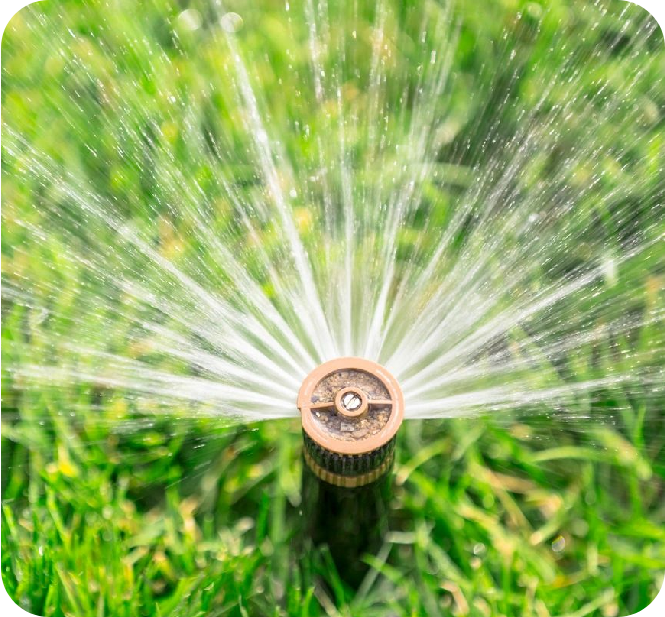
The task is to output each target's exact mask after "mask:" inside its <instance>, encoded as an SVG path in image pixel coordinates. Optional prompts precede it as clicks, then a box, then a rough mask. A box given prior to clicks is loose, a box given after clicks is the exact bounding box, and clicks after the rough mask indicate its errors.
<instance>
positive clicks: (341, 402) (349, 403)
mask: <svg viewBox="0 0 665 617" xmlns="http://www.w3.org/2000/svg"><path fill="white" fill-rule="evenodd" d="M367 406H368V401H367V395H366V394H365V393H364V392H363V391H362V390H360V389H358V388H356V387H354V386H350V387H348V388H342V389H341V390H340V391H339V392H338V393H337V395H336V396H335V409H336V411H337V413H340V414H342V415H343V416H346V417H347V418H358V417H359V416H362V415H363V414H364V413H365V412H366V411H367Z"/></svg>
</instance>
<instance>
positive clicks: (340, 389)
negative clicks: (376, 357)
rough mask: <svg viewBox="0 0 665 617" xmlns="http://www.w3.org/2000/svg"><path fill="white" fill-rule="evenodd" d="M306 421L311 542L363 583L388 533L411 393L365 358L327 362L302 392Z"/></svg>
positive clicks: (306, 510)
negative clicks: (400, 434) (398, 444)
mask: <svg viewBox="0 0 665 617" xmlns="http://www.w3.org/2000/svg"><path fill="white" fill-rule="evenodd" d="M298 408H299V409H300V413H301V418H302V426H303V458H304V461H303V462H304V464H303V474H302V499H303V519H304V521H305V534H304V535H305V544H306V545H307V544H308V543H309V544H312V545H314V546H322V545H327V546H328V548H329V550H330V554H331V556H332V559H333V561H334V562H335V565H336V566H337V570H338V572H339V574H340V576H341V577H342V578H343V579H344V580H345V581H346V582H347V583H348V584H349V585H351V586H353V587H356V586H358V585H359V584H360V582H361V580H362V578H363V577H364V575H365V573H366V572H367V569H368V567H367V565H366V564H365V562H364V561H363V555H365V554H367V553H370V554H371V553H375V552H376V551H377V550H378V549H379V547H380V545H381V541H382V539H383V537H384V535H385V533H386V531H387V525H388V511H389V503H390V494H391V488H392V473H391V471H392V466H393V460H394V455H395V435H396V433H397V430H398V429H399V427H400V424H401V422H402V418H403V416H404V399H403V397H402V392H401V390H400V388H399V386H398V384H397V381H396V380H395V378H394V377H393V376H392V375H391V374H390V373H389V372H388V371H387V370H386V369H385V368H383V367H382V366H380V365H378V364H376V363H374V362H370V361H368V360H363V359H361V358H353V357H349V358H339V359H337V360H333V361H331V362H326V363H325V364H322V365H321V366H319V367H318V368H317V369H315V370H314V371H313V372H312V373H311V374H310V375H309V376H308V377H307V378H306V379H305V381H304V382H303V385H302V387H301V389H300V393H299V395H298Z"/></svg>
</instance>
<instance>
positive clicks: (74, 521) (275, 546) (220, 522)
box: [2, 395, 665, 617]
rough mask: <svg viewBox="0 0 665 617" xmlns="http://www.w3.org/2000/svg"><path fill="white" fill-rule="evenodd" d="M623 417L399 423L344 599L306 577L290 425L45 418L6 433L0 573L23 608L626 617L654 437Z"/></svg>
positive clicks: (657, 454)
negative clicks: (359, 566) (388, 470)
mask: <svg viewBox="0 0 665 617" xmlns="http://www.w3.org/2000/svg"><path fill="white" fill-rule="evenodd" d="M38 398H39V399H40V400H39V402H37V401H34V402H33V405H40V404H41V405H45V406H46V409H48V408H52V407H53V405H55V404H56V401H53V400H50V399H49V397H48V396H39V397H38ZM82 398H83V399H84V395H83V396H82ZM66 403H67V402H66V401H62V400H58V401H57V404H58V406H60V405H62V404H66ZM71 403H72V404H74V401H72V402H71ZM78 403H81V399H79V401H78ZM33 408H34V407H33ZM632 411H633V413H630V414H626V415H627V416H628V417H629V418H630V420H629V423H628V424H626V423H624V422H622V421H621V419H619V418H616V417H614V418H610V417H606V418H605V420H607V421H608V422H606V423H603V424H601V423H599V422H586V423H578V422H572V423H571V425H570V427H569V428H570V430H567V427H566V426H557V425H556V424H555V423H553V422H552V421H551V420H549V419H547V418H545V417H543V416H540V417H539V418H537V417H532V418H531V419H530V420H531V421H530V422H528V423H525V422H520V421H518V420H517V419H515V420H514V421H510V422H507V423H506V422H504V423H501V425H499V424H498V423H496V422H492V421H488V420H455V421H447V422H443V421H425V422H408V423H406V425H405V426H404V429H403V431H402V433H401V436H400V446H399V461H398V463H397V464H396V467H395V470H394V473H395V488H394V502H393V512H392V521H391V529H392V531H391V533H390V535H389V536H388V537H387V538H386V543H385V545H384V547H383V549H382V550H381V551H380V553H379V554H378V555H377V556H368V557H367V559H368V561H369V562H370V563H371V564H372V566H374V569H373V570H372V572H371V574H370V576H369V577H368V579H367V580H366V582H365V584H364V585H363V586H362V587H361V589H360V590H359V592H358V593H357V594H354V593H353V592H352V591H351V590H349V589H347V588H345V587H344V585H343V584H342V583H341V582H340V580H339V578H338V577H337V575H336V572H335V569H334V566H333V565H332V564H331V563H330V560H329V559H328V558H327V556H326V554H325V551H321V553H320V554H319V555H317V556H314V557H312V556H308V557H309V559H308V561H307V562H306V563H307V564H308V565H307V568H308V571H307V572H304V571H303V570H302V569H301V561H300V559H301V556H300V554H299V549H298V539H299V536H300V532H301V521H300V511H299V505H300V502H299V500H300V473H301V459H300V436H299V427H298V424H297V422H294V421H274V422H268V423H264V424H261V425H257V426H251V427H233V426H229V427H226V428H220V427H219V426H217V423H215V422H209V421H205V422H204V421H199V422H191V421H181V422H174V421H164V422H161V423H155V424H154V425H150V426H148V425H145V426H143V428H139V427H140V426H141V420H139V421H137V422H133V421H132V420H131V419H130V418H125V419H124V420H120V419H118V420H117V421H114V422H111V423H109V424H108V425H107V426H104V425H101V423H100V422H99V421H98V420H95V421H91V423H90V426H89V427H86V426H76V427H75V426H74V425H73V424H72V423H70V422H68V421H67V420H63V419H62V417H61V415H60V414H58V415H54V416H51V415H49V413H48V412H47V413H46V414H45V415H43V416H42V420H41V422H42V425H41V426H38V427H37V426H33V425H31V424H30V423H19V424H15V425H12V426H9V425H8V424H5V426H3V456H4V457H5V461H4V466H3V470H4V473H3V477H4V478H5V480H6V486H5V490H4V497H3V514H2V516H3V520H2V543H3V553H2V560H3V561H2V572H3V579H4V582H5V586H6V587H7V589H8V591H9V592H10V594H11V595H12V597H14V598H15V599H16V601H17V602H18V603H19V604H20V605H21V606H22V607H23V608H25V609H27V610H29V611H31V612H33V613H35V614H38V615H91V614H96V615H128V616H129V615H132V616H135V615H176V614H177V615H183V616H185V615H187V616H189V615H192V616H194V615H204V614H205V615H217V614H219V615H222V614H230V615H287V614H288V615H319V614H333V615H336V614H342V615H354V616H355V615H421V614H427V615H446V614H451V612H452V614H459V615H478V616H486V615H517V614H524V615H538V616H540V615H543V616H546V615H558V616H560V615H571V616H572V615H575V616H582V615H603V616H604V617H612V616H614V615H628V614H632V613H633V612H636V611H637V610H639V609H640V608H642V607H644V606H646V605H647V604H648V603H649V602H650V601H651V600H652V599H653V598H654V597H655V595H656V593H657V590H658V589H659V587H660V584H661V580H662V571H663V566H664V565H665V532H664V531H663V529H664V528H665V525H664V524H665V508H664V507H663V485H662V477H663V472H664V471H665V470H664V469H663V449H664V448H665V434H664V433H663V430H662V423H658V422H656V423H654V424H652V425H648V424H645V423H644V418H645V417H646V415H647V413H648V411H647V410H645V409H643V408H642V409H641V408H640V407H639V406H636V407H634V408H632ZM610 420H612V421H610ZM144 424H145V422H144ZM137 425H138V426H137ZM123 426H124V427H125V429H124V430H123ZM599 444H605V445H604V447H599ZM303 577H306V579H307V580H312V579H313V580H315V581H316V584H315V585H314V586H308V587H303V585H301V582H300V581H301V579H302V578H303Z"/></svg>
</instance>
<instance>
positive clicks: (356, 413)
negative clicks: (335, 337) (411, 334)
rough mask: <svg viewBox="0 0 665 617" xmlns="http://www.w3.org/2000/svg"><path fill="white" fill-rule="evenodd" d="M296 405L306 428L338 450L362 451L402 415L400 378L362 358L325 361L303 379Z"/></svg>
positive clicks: (386, 436) (377, 443)
mask: <svg viewBox="0 0 665 617" xmlns="http://www.w3.org/2000/svg"><path fill="white" fill-rule="evenodd" d="M298 409H300V414H301V416H302V427H303V429H304V431H305V432H306V433H307V435H309V437H310V438H311V439H313V440H314V441H315V442H316V443H317V444H319V445H320V446H321V447H323V448H325V449H326V450H328V451H331V452H336V453H337V454H364V453H366V452H371V451H372V450H376V449H377V448H380V447H381V446H383V445H384V444H386V443H388V442H389V441H390V440H391V439H392V438H393V437H394V436H395V433H397V429H398V428H399V427H400V424H401V423H402V418H403V417H404V398H403V396H402V391H401V390H400V387H399V385H398V384H397V380H396V379H395V378H394V377H393V376H392V375H391V374H390V373H389V372H388V371H387V370H386V369H385V368H383V367H382V366H381V365H380V364H376V362H371V361H370V360H363V359H362V358H353V357H351V358H337V359H336V360H331V361H330V362H324V363H323V364H321V365H320V366H319V367H317V368H316V369H314V370H313V371H312V372H311V373H310V374H309V375H308V376H307V377H306V378H305V381H303V384H302V386H301V388H300V392H299V394H298Z"/></svg>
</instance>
